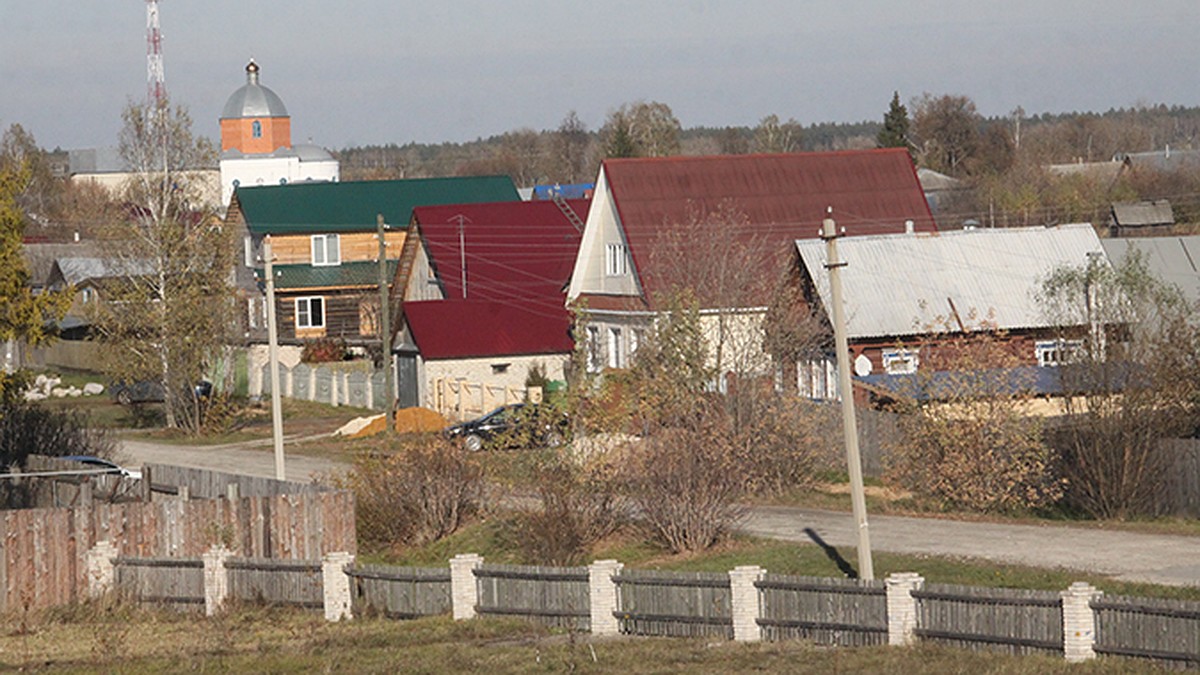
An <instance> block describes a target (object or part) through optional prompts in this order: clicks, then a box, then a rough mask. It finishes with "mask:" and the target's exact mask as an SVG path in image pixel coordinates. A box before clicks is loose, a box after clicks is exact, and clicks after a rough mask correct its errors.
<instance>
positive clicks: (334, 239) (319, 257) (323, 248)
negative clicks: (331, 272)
mask: <svg viewBox="0 0 1200 675" xmlns="http://www.w3.org/2000/svg"><path fill="white" fill-rule="evenodd" d="M312 264H313V266H314V267H319V266H324V265H340V264H342V250H341V246H340V245H339V243H338V236H337V235H336V234H314V235H313V236H312Z"/></svg>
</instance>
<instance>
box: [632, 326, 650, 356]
mask: <svg viewBox="0 0 1200 675" xmlns="http://www.w3.org/2000/svg"><path fill="white" fill-rule="evenodd" d="M645 340H646V331H645V329H643V328H634V329H633V330H631V331H629V358H631V359H632V358H633V357H635V356H637V350H638V347H640V346H641V345H642V343H643V342H645Z"/></svg>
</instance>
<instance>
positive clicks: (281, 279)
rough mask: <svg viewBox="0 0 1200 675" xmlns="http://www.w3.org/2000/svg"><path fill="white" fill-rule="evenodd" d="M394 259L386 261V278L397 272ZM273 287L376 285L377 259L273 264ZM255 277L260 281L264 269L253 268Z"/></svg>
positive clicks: (279, 288)
mask: <svg viewBox="0 0 1200 675" xmlns="http://www.w3.org/2000/svg"><path fill="white" fill-rule="evenodd" d="M398 263H399V261H397V260H389V261H387V278H388V280H389V282H390V280H391V279H392V277H394V276H395V275H396V265H397V264H398ZM274 269H275V288H276V289H278V290H280V291H288V290H296V289H304V288H345V287H352V286H371V287H374V288H379V263H376V262H370V261H367V262H347V263H342V264H341V265H320V266H314V265H275V266H274ZM254 278H256V279H258V280H259V281H262V278H263V270H262V269H261V268H260V269H256V270H254Z"/></svg>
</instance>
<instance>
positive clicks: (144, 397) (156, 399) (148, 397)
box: [108, 380, 213, 405]
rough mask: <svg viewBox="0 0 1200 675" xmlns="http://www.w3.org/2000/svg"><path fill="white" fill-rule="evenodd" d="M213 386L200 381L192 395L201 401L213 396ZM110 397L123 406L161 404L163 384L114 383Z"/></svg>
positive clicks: (110, 388)
mask: <svg viewBox="0 0 1200 675" xmlns="http://www.w3.org/2000/svg"><path fill="white" fill-rule="evenodd" d="M212 389H213V385H212V382H209V381H208V380H200V381H199V382H197V383H196V384H195V386H193V387H192V395H193V396H195V397H196V398H197V399H199V400H205V399H207V398H208V397H209V396H212ZM108 395H109V396H111V397H112V400H114V401H116V402H117V403H120V404H121V405H131V404H134V403H161V402H162V400H163V388H162V384H161V383H160V382H158V381H157V380H140V381H138V382H122V381H117V382H113V383H112V384H110V385H109V386H108Z"/></svg>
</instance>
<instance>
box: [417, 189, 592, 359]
mask: <svg viewBox="0 0 1200 675" xmlns="http://www.w3.org/2000/svg"><path fill="white" fill-rule="evenodd" d="M566 204H567V206H568V207H569V208H571V209H572V210H573V211H574V212H575V214H576V215H577V216H578V217H579V219H580V220H583V219H585V218H587V211H588V207H589V200H583V199H580V200H570V201H568V202H566ZM413 218H414V219H415V220H416V222H417V225H418V228H419V231H420V236H421V241H422V244H423V245H424V247H425V251H426V252H427V253H428V255H429V258H430V261H431V263H432V264H433V266H434V268H435V270H436V271H437V275H438V278H439V279H441V280H442V283H443V285H444V287H445V289H446V299H445V300H432V301H423V302H406V303H404V315H405V318H406V320H407V321H408V326H409V329H410V330H411V332H412V335H413V340H414V341H415V342H416V344H417V347H418V348H419V349H420V350H421V355H422V356H423V357H424V358H427V359H449V358H467V357H480V356H502V355H514V356H515V355H522V354H561V353H567V352H570V351H571V350H572V349H574V343H573V342H572V340H571V335H570V326H571V315H570V313H569V312H568V311H567V310H566V308H565V306H564V302H565V300H566V296H565V294H564V292H563V287H564V285H565V284H566V282H567V281H568V279H569V278H570V276H571V270H572V268H573V266H574V264H575V255H576V253H577V252H578V250H579V240H580V238H581V237H582V233H581V232H580V231H579V230H577V229H576V228H575V226H574V225H573V224H572V223H571V221H570V220H569V219H568V217H567V215H566V214H565V213H564V212H563V211H562V209H560V208H559V206H558V205H557V204H555V203H554V202H548V201H547V202H502V203H493V204H464V205H455V206H431V207H418V208H416V209H413ZM460 234H461V237H460ZM464 261H465V262H466V292H465V293H464V291H463V262H464ZM464 295H465V298H464Z"/></svg>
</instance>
